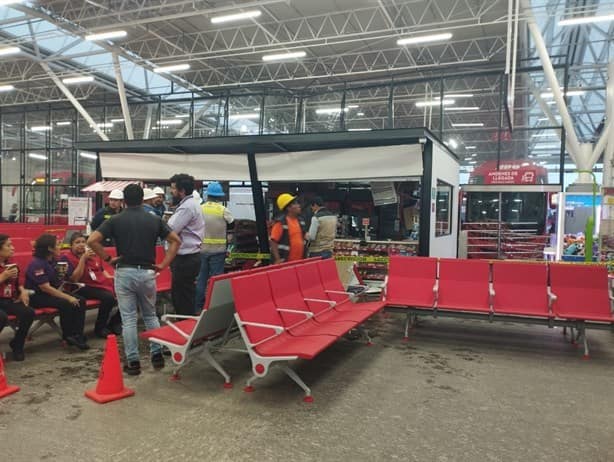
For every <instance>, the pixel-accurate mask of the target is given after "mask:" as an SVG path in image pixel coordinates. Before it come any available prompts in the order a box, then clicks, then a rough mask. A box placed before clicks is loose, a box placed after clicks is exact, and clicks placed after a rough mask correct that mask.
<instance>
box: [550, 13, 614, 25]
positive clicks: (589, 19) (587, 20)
mask: <svg viewBox="0 0 614 462" xmlns="http://www.w3.org/2000/svg"><path fill="white" fill-rule="evenodd" d="M612 20H614V14H606V15H603V16H579V17H576V18H567V19H562V20H560V21H559V26H576V25H578V24H593V23H596V22H605V21H612Z"/></svg>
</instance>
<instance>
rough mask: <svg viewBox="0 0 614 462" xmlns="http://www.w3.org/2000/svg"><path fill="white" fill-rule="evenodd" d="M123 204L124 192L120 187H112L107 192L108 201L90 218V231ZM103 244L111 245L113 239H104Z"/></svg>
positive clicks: (117, 210) (120, 208)
mask: <svg viewBox="0 0 614 462" xmlns="http://www.w3.org/2000/svg"><path fill="white" fill-rule="evenodd" d="M123 205H124V192H123V191H122V190H121V189H114V190H113V191H111V193H110V194H109V203H108V204H107V205H106V206H104V207H103V208H101V209H100V210H98V211H97V212H96V214H95V215H94V218H92V222H91V223H90V226H91V228H92V231H94V230H96V229H97V228H98V227H99V226H100V225H101V224H102V223H103V222H104V221H106V220H108V219H109V218H111V217H112V216H113V215H117V214H118V213H119V212H121V211H122V207H123ZM103 244H104V245H105V246H107V247H109V246H112V245H113V241H112V240H111V239H106V240H105V241H104V242H103Z"/></svg>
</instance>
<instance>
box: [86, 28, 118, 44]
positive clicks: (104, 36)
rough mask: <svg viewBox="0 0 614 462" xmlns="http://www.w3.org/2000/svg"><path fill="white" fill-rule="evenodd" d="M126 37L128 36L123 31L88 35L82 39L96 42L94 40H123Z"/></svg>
mask: <svg viewBox="0 0 614 462" xmlns="http://www.w3.org/2000/svg"><path fill="white" fill-rule="evenodd" d="M127 35H128V32H126V31H125V30H113V31H109V32H101V33H99V34H89V35H86V36H85V37H84V38H85V40H89V41H96V40H109V39H114V38H123V37H126V36H127Z"/></svg>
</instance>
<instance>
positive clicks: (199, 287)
mask: <svg viewBox="0 0 614 462" xmlns="http://www.w3.org/2000/svg"><path fill="white" fill-rule="evenodd" d="M224 197H225V194H224V189H223V188H222V185H221V184H219V183H218V182H217V181H212V182H211V183H209V185H208V186H207V201H206V202H205V203H204V204H203V205H202V206H201V208H202V211H203V215H204V216H205V237H204V238H203V243H202V246H201V248H200V272H199V273H198V278H197V279H196V296H195V304H196V307H195V312H196V313H200V311H201V310H202V309H203V305H204V303H205V294H206V292H207V283H208V281H209V278H210V277H211V276H215V275H216V274H222V273H223V272H224V261H225V260H226V245H227V241H226V234H227V232H228V227H229V226H230V227H232V226H233V224H234V217H233V216H232V213H230V210H228V209H227V208H226V207H224V205H223V204H222V202H223V201H224Z"/></svg>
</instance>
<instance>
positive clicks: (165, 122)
mask: <svg viewBox="0 0 614 462" xmlns="http://www.w3.org/2000/svg"><path fill="white" fill-rule="evenodd" d="M181 124H183V121H182V120H180V119H162V120H159V121H158V125H181Z"/></svg>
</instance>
